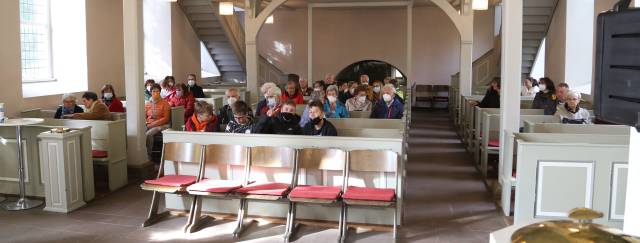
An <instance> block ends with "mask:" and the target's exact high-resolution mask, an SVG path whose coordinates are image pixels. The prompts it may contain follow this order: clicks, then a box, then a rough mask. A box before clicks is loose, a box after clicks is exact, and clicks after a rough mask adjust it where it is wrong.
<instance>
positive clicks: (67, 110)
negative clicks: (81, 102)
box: [62, 106, 73, 115]
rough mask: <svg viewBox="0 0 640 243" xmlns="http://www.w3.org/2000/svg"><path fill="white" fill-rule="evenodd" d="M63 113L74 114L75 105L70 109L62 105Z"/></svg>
mask: <svg viewBox="0 0 640 243" xmlns="http://www.w3.org/2000/svg"><path fill="white" fill-rule="evenodd" d="M62 114H64V115H68V114H73V107H71V108H70V109H67V108H66V107H64V106H63V107H62Z"/></svg>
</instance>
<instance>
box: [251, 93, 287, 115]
mask: <svg viewBox="0 0 640 243" xmlns="http://www.w3.org/2000/svg"><path fill="white" fill-rule="evenodd" d="M281 95H282V91H280V88H278V87H271V88H270V89H269V90H267V93H265V94H264V101H265V102H264V103H263V105H262V106H260V103H258V107H257V110H256V117H262V116H264V115H268V114H267V113H273V114H272V115H277V114H278V113H280V96H281ZM268 116H270V115H268Z"/></svg>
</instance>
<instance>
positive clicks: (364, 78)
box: [360, 74, 371, 92]
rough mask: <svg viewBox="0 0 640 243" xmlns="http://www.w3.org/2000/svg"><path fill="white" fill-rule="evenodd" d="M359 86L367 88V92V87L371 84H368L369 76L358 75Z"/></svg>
mask: <svg viewBox="0 0 640 243" xmlns="http://www.w3.org/2000/svg"><path fill="white" fill-rule="evenodd" d="M360 85H365V86H367V92H369V89H368V87H369V86H371V83H369V75H366V74H362V75H360Z"/></svg>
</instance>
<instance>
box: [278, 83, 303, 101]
mask: <svg viewBox="0 0 640 243" xmlns="http://www.w3.org/2000/svg"><path fill="white" fill-rule="evenodd" d="M288 100H291V101H293V102H294V103H296V104H304V97H303V95H302V92H301V91H300V88H299V87H298V82H296V81H293V80H292V81H289V82H287V89H286V90H285V92H282V95H281V96H280V101H281V102H285V101H288Z"/></svg>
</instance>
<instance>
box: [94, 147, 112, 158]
mask: <svg viewBox="0 0 640 243" xmlns="http://www.w3.org/2000/svg"><path fill="white" fill-rule="evenodd" d="M91 156H93V157H94V158H106V157H109V155H108V154H107V151H104V150H97V149H92V150H91Z"/></svg>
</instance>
